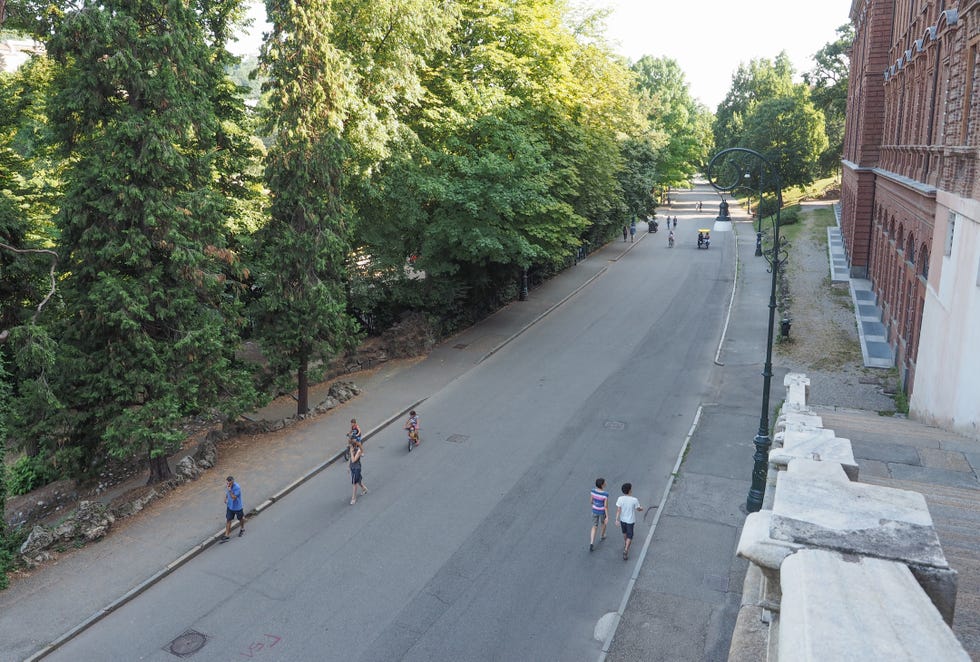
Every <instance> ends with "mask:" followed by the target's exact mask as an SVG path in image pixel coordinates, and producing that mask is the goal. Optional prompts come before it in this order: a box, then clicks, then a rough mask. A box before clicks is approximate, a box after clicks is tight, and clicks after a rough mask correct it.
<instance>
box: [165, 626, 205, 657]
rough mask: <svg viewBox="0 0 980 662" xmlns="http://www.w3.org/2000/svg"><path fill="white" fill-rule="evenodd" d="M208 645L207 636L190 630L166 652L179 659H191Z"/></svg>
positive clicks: (172, 643) (173, 642)
mask: <svg viewBox="0 0 980 662" xmlns="http://www.w3.org/2000/svg"><path fill="white" fill-rule="evenodd" d="M206 643H208V638H207V637H206V636H204V635H203V634H201V633H200V632H197V631H196V630H188V631H187V632H185V633H184V634H182V635H180V636H179V637H177V638H176V639H174V640H173V641H171V642H170V644H169V645H168V646H167V647H166V648H165V649H164V650H166V651H168V652H170V653H173V654H174V655H176V656H177V657H190V656H191V655H193V654H194V653H196V652H197V651H199V650H201V649H202V648H204V644H206Z"/></svg>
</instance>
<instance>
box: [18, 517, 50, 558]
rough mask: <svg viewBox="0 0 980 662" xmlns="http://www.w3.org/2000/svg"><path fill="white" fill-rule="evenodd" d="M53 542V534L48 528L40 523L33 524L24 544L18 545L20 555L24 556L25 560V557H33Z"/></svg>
mask: <svg viewBox="0 0 980 662" xmlns="http://www.w3.org/2000/svg"><path fill="white" fill-rule="evenodd" d="M53 543H54V535H53V534H52V533H51V531H49V530H48V529H46V528H44V527H43V526H41V525H40V524H36V525H34V528H33V529H32V530H31V533H30V535H29V536H27V540H25V541H24V544H23V545H21V546H20V555H21V556H23V557H25V558H24V560H25V562H26V561H27V559H28V558H29V557H30V558H33V557H34V556H36V555H38V554H39V553H40V552H43V551H44V550H45V549H47V548H48V547H50V546H51V545H52V544H53Z"/></svg>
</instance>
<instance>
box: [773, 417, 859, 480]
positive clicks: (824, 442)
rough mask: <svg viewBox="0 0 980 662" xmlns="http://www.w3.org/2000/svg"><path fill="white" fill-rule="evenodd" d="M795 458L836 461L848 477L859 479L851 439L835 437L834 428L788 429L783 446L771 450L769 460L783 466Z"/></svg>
mask: <svg viewBox="0 0 980 662" xmlns="http://www.w3.org/2000/svg"><path fill="white" fill-rule="evenodd" d="M795 458H806V459H809V460H816V461H819V462H834V463H836V464H839V465H840V466H841V467H843V469H844V472H845V473H846V474H847V477H848V479H850V480H853V481H857V479H858V470H859V467H858V463H857V460H855V459H854V450H853V448H852V447H851V440H850V439H844V438H843V437H835V436H834V431H833V430H825V429H821V430H819V431H810V430H808V431H797V430H787V431H786V434H785V437H784V439H783V445H782V448H780V449H778V450H776V451H773V452H770V454H769V461H770V462H772V463H774V464H776V465H777V466H779V467H780V468H783V467H785V466H786V465H787V464H788V463H789V462H790V460H793V459H795Z"/></svg>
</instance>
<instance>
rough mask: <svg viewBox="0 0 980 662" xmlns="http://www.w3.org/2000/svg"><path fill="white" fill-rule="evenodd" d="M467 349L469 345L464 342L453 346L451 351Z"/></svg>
mask: <svg viewBox="0 0 980 662" xmlns="http://www.w3.org/2000/svg"><path fill="white" fill-rule="evenodd" d="M467 347H469V344H468V343H465V342H461V343H458V344H456V345H453V349H466V348H467Z"/></svg>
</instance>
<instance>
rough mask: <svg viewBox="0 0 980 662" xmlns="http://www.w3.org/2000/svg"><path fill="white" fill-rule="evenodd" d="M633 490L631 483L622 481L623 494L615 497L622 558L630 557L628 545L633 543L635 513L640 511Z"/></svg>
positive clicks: (640, 508)
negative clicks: (620, 533) (622, 545)
mask: <svg viewBox="0 0 980 662" xmlns="http://www.w3.org/2000/svg"><path fill="white" fill-rule="evenodd" d="M632 491H633V483H623V496H621V497H619V498H618V499H616V523H617V524H619V525H620V529H621V530H622V532H623V542H624V543H625V546H624V547H623V560H624V561H625V560H627V559H628V558H629V557H630V545H631V544H633V526H634V525H635V524H636V513H637V512H642V511H643V508H642V506H640V501H639V499H637V498H636V497H635V496H632V495H631V494H630V492H632Z"/></svg>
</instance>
